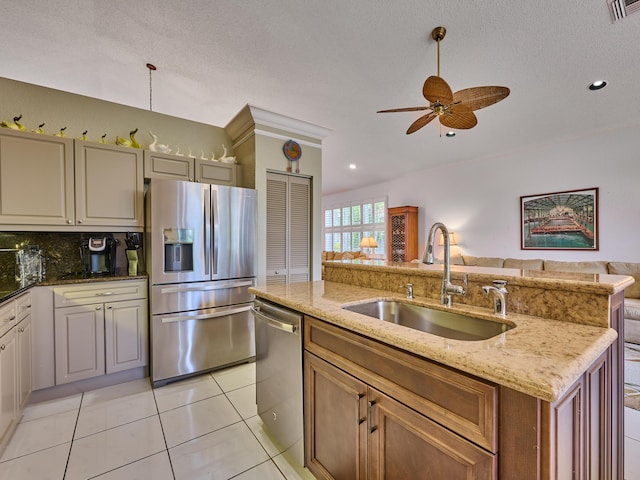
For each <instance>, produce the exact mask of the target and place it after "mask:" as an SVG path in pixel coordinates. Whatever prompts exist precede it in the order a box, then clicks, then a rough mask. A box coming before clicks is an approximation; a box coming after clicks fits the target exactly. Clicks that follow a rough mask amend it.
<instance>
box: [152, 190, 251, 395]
mask: <svg viewBox="0 0 640 480" xmlns="http://www.w3.org/2000/svg"><path fill="white" fill-rule="evenodd" d="M145 204H146V226H145V235H146V240H145V245H147V246H148V253H147V258H149V259H150V261H149V263H148V271H149V278H150V282H149V290H150V292H149V296H150V305H151V326H150V344H151V345H150V346H151V348H150V351H151V358H150V370H151V372H150V374H151V380H152V383H153V385H154V387H157V386H160V385H164V384H166V383H167V382H169V381H172V380H175V379H178V378H180V377H183V376H186V375H192V374H195V373H199V372H204V371H207V370H213V369H215V368H220V367H223V366H227V365H232V364H235V363H240V362H243V361H248V360H252V359H253V357H255V339H254V321H253V315H252V313H251V311H250V308H251V305H252V301H253V296H252V295H251V294H250V293H249V291H248V289H249V287H250V286H252V285H253V284H254V282H255V255H254V251H255V243H256V239H255V235H256V230H255V224H256V192H255V190H251V189H246V188H236V187H226V186H220V185H209V184H202V183H193V182H177V181H174V180H158V179H152V180H151V183H150V185H149V189H148V191H147V194H146V196H145Z"/></svg>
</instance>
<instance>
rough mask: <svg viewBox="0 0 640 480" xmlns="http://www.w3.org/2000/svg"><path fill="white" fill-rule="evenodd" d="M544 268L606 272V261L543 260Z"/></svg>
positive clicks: (552, 270)
mask: <svg viewBox="0 0 640 480" xmlns="http://www.w3.org/2000/svg"><path fill="white" fill-rule="evenodd" d="M544 269H545V270H549V271H551V272H578V273H608V272H609V271H608V269H607V262H598V261H594V262H560V261H556V260H545V261H544Z"/></svg>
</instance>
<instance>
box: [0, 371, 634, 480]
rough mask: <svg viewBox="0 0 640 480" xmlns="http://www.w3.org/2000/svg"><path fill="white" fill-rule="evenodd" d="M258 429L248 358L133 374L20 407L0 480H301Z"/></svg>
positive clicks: (628, 441)
mask: <svg viewBox="0 0 640 480" xmlns="http://www.w3.org/2000/svg"><path fill="white" fill-rule="evenodd" d="M281 452H282V449H281V447H279V446H278V445H277V444H276V443H275V442H274V441H273V440H271V439H270V438H269V435H268V434H267V433H266V432H265V431H264V428H263V424H262V421H261V420H260V417H258V416H257V414H256V406H255V364H253V363H250V364H245V365H239V366H236V367H231V368H228V369H225V370H221V371H219V372H214V373H212V374H207V375H201V376H199V377H195V378H192V379H189V380H184V381H182V382H178V383H174V384H170V385H167V386H165V387H162V388H157V389H155V390H153V389H151V386H150V384H149V381H148V380H146V379H145V380H136V381H134V382H128V383H124V384H120V385H116V386H113V387H107V388H102V389H99V390H93V391H91V392H86V393H84V394H78V395H74V396H71V397H65V398H62V399H59V400H53V401H48V402H42V403H38V404H34V405H30V406H28V407H27V409H26V410H25V413H24V417H23V419H22V422H21V423H20V425H19V426H18V428H17V430H16V432H15V434H14V436H13V438H12V440H11V442H10V443H9V445H8V447H7V449H6V450H5V452H4V454H3V455H2V457H0V480H9V479H11V480H16V479H20V480H31V479H34V480H35V479H37V480H62V479H65V480H71V479H83V480H84V479H89V478H97V479H99V480H135V479H141V480H142V479H144V480H146V479H154V480H165V479H166V480H171V479H176V480H183V479H185V480H187V479H188V480H195V479H229V478H233V479H237V480H275V479H278V480H283V479H287V480H294V479H296V480H297V479H301V480H311V479H313V478H314V477H313V476H312V475H311V474H310V473H309V471H308V470H306V469H302V468H300V466H297V465H295V463H294V462H293V461H292V460H291V459H289V458H288V457H286V456H285V455H283V454H282V453H281ZM624 470H625V472H624V478H625V480H640V411H637V410H632V409H629V408H625V469H624Z"/></svg>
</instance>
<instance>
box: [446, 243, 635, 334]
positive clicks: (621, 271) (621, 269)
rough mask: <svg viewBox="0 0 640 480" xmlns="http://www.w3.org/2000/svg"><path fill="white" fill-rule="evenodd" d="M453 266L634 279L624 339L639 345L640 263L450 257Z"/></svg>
mask: <svg viewBox="0 0 640 480" xmlns="http://www.w3.org/2000/svg"><path fill="white" fill-rule="evenodd" d="M451 264H452V265H470V266H478V267H497V268H518V269H521V270H547V271H554V272H582V273H609V274H614V275H629V276H632V277H633V278H634V279H635V281H636V283H634V284H633V285H631V286H630V287H628V288H627V289H626V290H625V291H624V339H625V341H626V342H632V343H637V344H640V263H627V262H607V261H604V260H602V261H591V262H588V261H587V262H562V261H557V260H541V259H518V258H499V257H473V256H470V255H460V256H456V257H451Z"/></svg>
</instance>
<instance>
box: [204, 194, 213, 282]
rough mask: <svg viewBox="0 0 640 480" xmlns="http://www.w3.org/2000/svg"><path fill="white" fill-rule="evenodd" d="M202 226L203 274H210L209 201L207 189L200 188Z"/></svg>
mask: <svg viewBox="0 0 640 480" xmlns="http://www.w3.org/2000/svg"><path fill="white" fill-rule="evenodd" d="M202 192H203V194H202V205H203V210H204V212H203V217H204V218H203V219H202V220H203V227H204V274H205V275H210V272H209V267H210V265H211V203H210V200H209V198H208V195H207V189H204V188H203V190H202Z"/></svg>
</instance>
